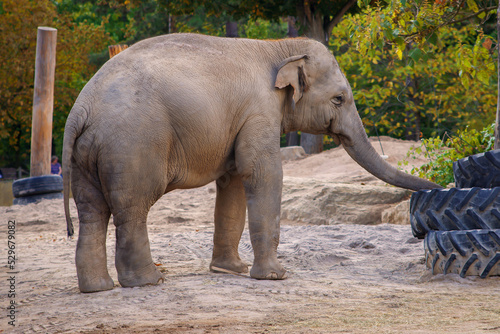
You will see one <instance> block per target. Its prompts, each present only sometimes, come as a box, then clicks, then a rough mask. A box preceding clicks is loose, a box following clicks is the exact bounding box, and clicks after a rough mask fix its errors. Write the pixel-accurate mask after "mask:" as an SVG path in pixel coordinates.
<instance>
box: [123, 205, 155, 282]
mask: <svg viewBox="0 0 500 334" xmlns="http://www.w3.org/2000/svg"><path fill="white" fill-rule="evenodd" d="M135 209H137V208H135ZM131 211H132V212H131ZM133 211H135V210H124V211H121V212H120V213H119V214H117V215H115V216H114V222H115V225H116V255H115V265H116V271H117V272H118V281H119V282H120V284H121V285H122V286H123V287H134V286H142V285H149V284H153V285H154V284H159V283H162V282H163V281H164V277H163V275H162V274H161V273H160V272H159V271H158V269H157V268H156V266H155V264H154V263H153V259H152V258H151V250H150V247H149V238H148V232H147V228H146V217H147V211H146V213H144V214H140V215H138V214H137V213H136V212H133ZM142 211H144V210H142Z"/></svg>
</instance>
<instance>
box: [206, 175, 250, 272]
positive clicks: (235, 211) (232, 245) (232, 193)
mask: <svg viewBox="0 0 500 334" xmlns="http://www.w3.org/2000/svg"><path fill="white" fill-rule="evenodd" d="M216 183H217V199H216V201H215V231H214V250H213V255H212V262H211V263H210V270H211V271H215V272H216V271H217V269H214V268H222V269H227V270H231V271H234V272H238V273H246V272H248V265H247V264H245V263H243V261H241V259H240V256H239V254H238V244H239V242H240V239H241V234H242V232H243V229H244V227H245V214H246V200H245V190H244V188H243V183H242V181H241V177H240V176H239V175H230V174H229V173H227V174H225V175H224V176H222V177H221V178H219V179H218V180H217V182H216Z"/></svg>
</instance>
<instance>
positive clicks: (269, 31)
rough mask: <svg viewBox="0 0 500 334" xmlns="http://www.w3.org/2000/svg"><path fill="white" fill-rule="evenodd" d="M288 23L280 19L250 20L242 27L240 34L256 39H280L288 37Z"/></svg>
mask: <svg viewBox="0 0 500 334" xmlns="http://www.w3.org/2000/svg"><path fill="white" fill-rule="evenodd" d="M287 29H288V24H287V23H286V22H283V20H279V21H277V22H272V21H266V20H263V19H261V18H258V19H256V20H248V21H247V23H246V24H245V25H244V26H243V29H241V32H240V36H246V37H247V38H254V39H278V38H284V37H286V34H287Z"/></svg>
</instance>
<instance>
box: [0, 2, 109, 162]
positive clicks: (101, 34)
mask: <svg viewBox="0 0 500 334" xmlns="http://www.w3.org/2000/svg"><path fill="white" fill-rule="evenodd" d="M39 26H51V27H54V28H57V30H58V31H57V64H56V76H55V87H54V88H55V96H54V113H53V115H54V116H53V142H54V145H55V148H56V153H57V154H60V153H61V148H62V136H63V130H64V124H65V122H66V117H67V115H68V113H69V110H70V109H71V107H72V105H73V103H74V101H75V99H76V97H77V96H78V94H79V92H80V90H81V89H82V88H83V86H84V85H85V83H86V82H87V80H88V79H89V78H90V77H91V76H92V75H93V73H94V72H95V71H96V68H95V67H93V66H89V63H88V55H89V54H91V53H93V52H96V51H98V50H102V49H103V48H106V46H107V45H108V43H109V42H111V39H110V38H109V36H108V35H107V34H106V33H105V31H104V27H103V26H102V25H94V24H87V23H85V22H80V23H76V22H74V21H73V20H72V18H71V17H70V16H68V15H61V14H58V13H57V11H56V7H55V5H54V4H53V3H52V2H51V1H50V0H38V1H30V0H18V1H14V0H3V1H2V12H1V13H0V32H1V33H0V44H1V45H2V48H0V59H2V61H3V63H2V66H1V67H0V166H2V167H3V166H12V167H19V166H22V167H24V168H28V166H29V157H30V141H31V114H32V108H33V107H32V105H33V89H34V87H33V85H34V82H33V80H34V70H35V52H36V36H37V27H39Z"/></svg>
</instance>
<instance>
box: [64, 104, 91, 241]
mask: <svg viewBox="0 0 500 334" xmlns="http://www.w3.org/2000/svg"><path fill="white" fill-rule="evenodd" d="M86 119H87V111H86V110H85V109H84V108H81V107H77V105H76V104H75V106H74V107H73V108H72V109H71V112H70V113H69V116H68V119H67V121H66V126H65V127H64V140H63V156H62V160H63V173H62V174H63V192H64V214H65V215H66V228H67V231H68V237H71V236H72V235H73V234H74V233H75V230H74V228H73V222H72V221H71V215H70V212H69V191H70V179H71V157H72V155H73V147H74V145H75V141H76V139H77V138H78V137H79V136H80V134H81V133H82V132H83V127H84V125H85V120H86Z"/></svg>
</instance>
